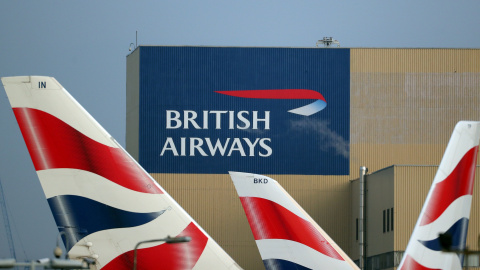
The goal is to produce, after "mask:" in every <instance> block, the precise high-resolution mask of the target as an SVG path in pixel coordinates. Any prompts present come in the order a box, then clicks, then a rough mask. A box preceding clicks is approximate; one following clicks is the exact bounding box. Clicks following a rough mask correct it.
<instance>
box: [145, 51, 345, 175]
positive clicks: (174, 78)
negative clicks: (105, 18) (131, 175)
mask: <svg viewBox="0 0 480 270" xmlns="http://www.w3.org/2000/svg"><path fill="white" fill-rule="evenodd" d="M139 61H140V62H139V70H140V74H139V77H140V85H139V102H140V104H139V161H140V163H141V164H142V166H144V168H145V169H146V170H147V171H148V172H150V173H207V174H225V173H227V172H228V171H245V172H255V173H262V174H304V175H348V174H349V156H350V154H349V140H350V138H349V134H350V131H349V127H350V51H349V49H319V48H239V47H161V46H160V47H143V46H142V47H140V58H139Z"/></svg>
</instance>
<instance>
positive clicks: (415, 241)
mask: <svg viewBox="0 0 480 270" xmlns="http://www.w3.org/2000/svg"><path fill="white" fill-rule="evenodd" d="M479 140H480V122H467V121H462V122H459V123H458V124H457V125H456V126H455V129H454V130H453V133H452V137H451V138H450V142H449V143H448V146H447V149H446V150H445V154H444V156H443V159H442V161H441V163H440V166H439V168H438V171H437V174H436V175H435V178H434V180H433V184H432V187H431V188H430V191H429V192H428V195H427V199H426V200H425V203H424V205H423V208H422V211H421V212H420V216H419V217H418V221H417V223H416V225H415V228H414V230H413V233H412V236H411V238H410V241H409V242H408V245H407V249H406V250H405V254H404V256H403V259H402V261H401V262H400V265H399V267H398V269H400V270H417V269H422V270H430V269H445V270H446V269H451V270H456V269H458V270H460V269H462V264H463V256H462V255H457V254H455V253H445V252H442V247H441V245H440V240H439V234H441V233H448V234H449V235H450V236H451V237H452V247H451V248H452V249H455V250H461V249H464V248H465V242H466V237H467V229H468V221H469V217H470V207H471V203H472V192H473V182H474V179H475V167H476V165H477V153H478V144H479Z"/></svg>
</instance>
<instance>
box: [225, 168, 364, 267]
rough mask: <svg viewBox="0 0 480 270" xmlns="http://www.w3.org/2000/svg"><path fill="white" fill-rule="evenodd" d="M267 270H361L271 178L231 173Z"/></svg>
mask: <svg viewBox="0 0 480 270" xmlns="http://www.w3.org/2000/svg"><path fill="white" fill-rule="evenodd" d="M230 176H231V178H232V180H233V183H234V185H235V188H236V190H237V193H238V196H239V197H240V201H241V203H242V206H243V209H244V210H245V214H246V216H247V219H248V222H249V224H250V228H251V229H252V232H253V236H254V238H255V242H256V244H257V247H258V249H259V251H260V255H261V257H262V260H263V263H264V265H265V268H266V269H267V270H280V269H345V270H347V269H348V270H351V269H358V267H357V266H356V265H355V263H354V262H353V261H352V260H351V259H350V258H349V257H348V256H347V255H346V254H345V253H344V252H343V251H342V250H341V249H340V247H339V246H338V245H337V244H336V243H335V242H334V241H333V240H332V239H331V238H330V237H329V236H328V235H327V234H326V233H325V232H324V231H323V230H322V229H321V228H320V226H318V224H317V223H316V222H315V221H314V220H313V219H312V218H311V217H310V216H309V215H308V214H307V213H306V212H305V211H304V210H303V208H302V207H301V206H300V205H298V204H297V202H296V201H295V200H294V199H293V198H292V197H291V196H290V195H289V194H288V193H287V192H286V191H285V190H284V189H283V188H282V186H280V184H278V182H277V181H275V180H274V179H272V178H269V177H266V176H263V175H258V174H252V173H241V172H230Z"/></svg>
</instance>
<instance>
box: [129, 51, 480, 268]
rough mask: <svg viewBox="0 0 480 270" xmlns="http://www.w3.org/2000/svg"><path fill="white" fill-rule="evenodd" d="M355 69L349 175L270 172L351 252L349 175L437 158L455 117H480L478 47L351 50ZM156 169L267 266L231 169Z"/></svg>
mask: <svg viewBox="0 0 480 270" xmlns="http://www.w3.org/2000/svg"><path fill="white" fill-rule="evenodd" d="M350 70H351V74H350V84H351V85H350V89H351V90H350V93H351V94H350V99H351V100H350V104H351V113H350V130H351V137H350V175H348V176H293V175H269V176H270V177H272V178H274V179H276V180H278V181H279V183H280V184H281V185H283V186H284V187H285V189H286V190H287V191H288V192H290V194H291V195H292V197H293V198H295V199H296V200H297V201H298V202H299V204H300V205H302V206H303V207H304V208H305V210H306V211H307V212H308V213H309V214H310V215H311V216H312V217H313V218H314V219H315V220H316V221H317V222H318V223H319V225H320V226H321V227H323V228H324V230H325V231H326V232H327V233H328V234H329V235H330V236H331V237H332V238H333V239H334V240H335V241H336V242H337V243H338V244H339V245H340V246H341V247H342V248H343V249H344V250H345V251H346V252H347V253H349V252H351V251H352V250H353V249H357V248H358V247H357V246H356V245H355V244H352V242H351V239H352V237H355V235H354V230H352V226H355V221H354V220H352V215H351V213H352V211H357V209H353V210H352V209H351V191H350V183H349V180H351V179H355V178H358V170H359V167H360V166H362V165H364V166H367V167H368V168H369V171H370V172H373V171H376V170H379V169H382V168H384V167H387V166H390V165H393V164H422V165H424V164H427V165H429V164H433V165H436V164H438V163H439V162H440V159H441V157H442V155H443V151H444V149H445V147H446V143H447V141H448V139H449V137H450V133H451V131H452V130H453V127H454V125H455V123H456V122H457V121H458V120H462V119H476V120H480V94H479V93H480V50H477V49H471V50H469V49H351V67H350ZM127 76H128V74H127ZM127 91H128V90H127ZM128 132H131V130H129V127H128V123H127V133H128ZM127 147H128V145H127ZM129 151H130V149H129ZM153 176H154V178H155V179H156V180H157V181H158V182H159V183H160V184H161V185H162V186H163V187H164V188H165V190H167V191H168V192H169V193H170V194H171V195H172V197H173V198H174V199H176V200H177V201H178V203H179V204H180V205H182V206H183V207H184V208H185V210H186V211H187V212H189V213H190V214H191V216H192V217H193V218H194V219H195V220H197V221H198V223H199V224H200V225H201V226H202V227H203V228H204V229H205V230H206V231H207V232H208V233H209V234H210V235H211V236H212V237H213V238H214V239H216V241H217V242H218V243H219V244H220V245H221V246H222V247H223V248H224V249H225V250H226V251H227V252H228V253H229V254H230V255H231V256H232V257H233V258H234V259H235V260H236V261H237V262H238V263H239V264H240V265H241V266H242V267H243V268H245V269H264V268H263V264H262V261H261V258H260V255H259V253H258V250H257V248H256V246H255V242H254V240H253V236H252V233H251V231H250V228H249V226H248V223H247V220H246V217H245V214H244V213H243V209H242V208H241V205H240V201H239V199H238V197H237V194H236V192H235V189H234V187H233V184H232V183H231V180H230V178H229V176H228V175H227V174H225V175H192V174H153ZM432 179H433V178H432ZM405 188H408V185H405ZM476 190H478V189H476ZM407 202H409V200H406V201H405V202H402V201H396V203H398V204H402V203H407ZM408 207H410V206H408ZM474 209H477V210H478V206H474V207H473V208H472V210H474ZM472 217H473V216H472ZM395 220H396V221H398V218H396V219H395ZM396 226H400V225H396ZM403 226H404V227H405V228H406V227H407V225H406V224H405V225H403ZM397 228H399V227H397ZM472 230H473V229H472ZM405 233H407V232H405ZM469 241H470V240H469ZM469 243H470V242H469ZM399 245H400V244H399ZM355 259H356V258H355Z"/></svg>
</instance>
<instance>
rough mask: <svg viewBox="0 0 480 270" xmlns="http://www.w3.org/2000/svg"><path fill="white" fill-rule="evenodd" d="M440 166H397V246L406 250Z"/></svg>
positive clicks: (396, 247)
mask: <svg viewBox="0 0 480 270" xmlns="http://www.w3.org/2000/svg"><path fill="white" fill-rule="evenodd" d="M437 169H438V166H395V228H396V230H395V246H394V250H405V247H406V246H407V244H408V240H409V239H410V236H411V234H412V231H413V228H414V227H415V224H416V222H417V219H418V216H419V215H420V211H421V210H422V206H423V203H424V201H425V199H426V197H427V193H428V191H429V190H430V187H431V185H432V182H433V178H434V177H435V174H436V172H437Z"/></svg>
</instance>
